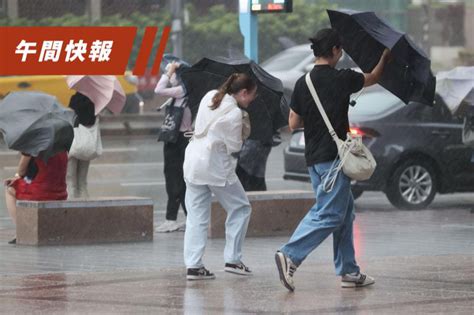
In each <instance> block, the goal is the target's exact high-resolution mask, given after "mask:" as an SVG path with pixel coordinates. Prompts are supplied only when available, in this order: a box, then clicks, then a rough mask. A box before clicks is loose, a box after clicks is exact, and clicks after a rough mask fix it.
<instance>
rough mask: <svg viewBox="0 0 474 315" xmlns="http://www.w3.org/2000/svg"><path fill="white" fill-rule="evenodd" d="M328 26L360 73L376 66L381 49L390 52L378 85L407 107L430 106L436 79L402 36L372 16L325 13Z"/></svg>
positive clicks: (419, 52)
mask: <svg viewBox="0 0 474 315" xmlns="http://www.w3.org/2000/svg"><path fill="white" fill-rule="evenodd" d="M327 12H328V15H329V19H330V21H331V25H332V27H333V28H334V29H336V30H337V31H338V32H339V34H340V35H341V37H342V46H343V48H344V50H345V51H346V52H347V53H348V54H349V56H351V58H352V59H353V60H354V61H355V63H357V65H358V66H359V67H360V68H361V69H362V71H364V72H370V71H372V69H373V68H374V67H375V66H376V65H377V63H378V61H379V59H380V56H381V55H382V52H383V50H384V49H385V48H389V49H390V50H391V55H392V61H391V62H390V63H388V64H387V65H386V66H385V68H384V72H383V75H382V78H381V79H380V82H379V84H380V85H382V86H383V87H384V88H386V89H387V90H389V91H390V92H392V93H393V94H394V95H396V96H397V97H399V98H400V99H401V100H402V101H403V102H405V103H406V104H408V102H410V101H417V102H421V103H424V104H428V105H432V104H433V100H434V94H435V87H436V79H435V77H434V76H433V74H432V72H431V70H430V67H431V61H430V59H429V58H428V56H427V55H426V54H425V53H424V52H423V50H421V49H420V48H419V47H418V46H416V45H415V44H414V43H413V42H412V41H411V39H410V38H409V37H408V36H407V35H406V34H404V33H400V32H398V31H396V30H394V29H393V28H392V27H391V26H390V25H388V24H387V23H386V22H384V21H383V20H382V19H380V18H379V17H378V16H376V15H375V13H374V12H358V11H352V10H341V11H336V10H327Z"/></svg>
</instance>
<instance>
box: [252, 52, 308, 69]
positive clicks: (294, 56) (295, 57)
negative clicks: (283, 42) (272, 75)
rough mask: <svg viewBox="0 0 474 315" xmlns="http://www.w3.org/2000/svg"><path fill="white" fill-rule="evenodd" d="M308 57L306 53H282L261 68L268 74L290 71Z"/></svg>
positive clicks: (264, 63)
mask: <svg viewBox="0 0 474 315" xmlns="http://www.w3.org/2000/svg"><path fill="white" fill-rule="evenodd" d="M309 55H310V52H308V51H284V52H281V53H279V54H277V55H275V56H273V57H271V58H270V59H268V60H267V61H265V62H263V63H262V65H261V66H262V68H263V69H265V70H266V71H269V72H272V71H285V70H292V69H293V68H294V67H296V66H297V65H298V64H299V63H300V62H301V61H302V60H303V59H305V58H306V57H308V56H309Z"/></svg>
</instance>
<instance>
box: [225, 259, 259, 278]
mask: <svg viewBox="0 0 474 315" xmlns="http://www.w3.org/2000/svg"><path fill="white" fill-rule="evenodd" d="M224 271H226V272H230V273H235V274H237V275H242V276H251V275H252V271H251V270H250V269H249V268H248V267H247V266H245V265H244V264H243V263H242V262H241V263H239V264H229V263H226V264H225V267H224Z"/></svg>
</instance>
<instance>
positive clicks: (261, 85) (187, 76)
mask: <svg viewBox="0 0 474 315" xmlns="http://www.w3.org/2000/svg"><path fill="white" fill-rule="evenodd" d="M233 73H245V74H247V75H250V76H251V77H253V78H254V79H255V80H256V81H257V84H258V90H257V94H258V96H257V98H256V99H255V100H254V101H253V102H252V104H251V105H250V106H249V107H248V109H247V112H248V113H249V116H250V124H251V126H252V132H251V134H250V137H249V139H254V140H260V141H263V142H264V143H269V144H270V143H272V137H273V133H274V132H275V131H276V130H277V129H279V128H281V127H283V126H286V125H287V124H288V123H287V118H286V117H288V116H287V115H288V106H287V105H286V103H285V101H284V97H283V85H282V83H281V81H280V80H279V79H277V78H275V77H274V76H272V75H270V74H269V73H268V72H266V71H265V70H263V69H262V68H261V67H260V66H259V65H257V64H256V63H255V62H253V61H251V60H248V59H229V58H223V57H219V58H213V59H209V58H203V59H201V60H200V61H199V62H198V63H196V64H194V65H193V66H192V67H191V68H188V69H184V70H183V71H182V73H181V77H182V80H183V83H184V85H185V87H186V91H187V93H188V94H187V96H188V106H189V108H190V109H191V112H192V113H193V116H194V115H196V113H197V110H198V108H199V103H200V101H201V99H202V98H203V96H204V95H205V94H206V93H207V92H209V91H210V90H213V89H217V88H218V87H219V86H220V85H221V84H223V83H224V82H225V80H226V79H227V78H228V77H229V76H230V75H231V74H233ZM283 113H285V114H283Z"/></svg>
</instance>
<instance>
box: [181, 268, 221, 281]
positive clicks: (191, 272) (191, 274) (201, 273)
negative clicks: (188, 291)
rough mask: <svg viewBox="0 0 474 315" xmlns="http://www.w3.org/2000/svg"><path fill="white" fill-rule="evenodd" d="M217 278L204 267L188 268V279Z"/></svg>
mask: <svg viewBox="0 0 474 315" xmlns="http://www.w3.org/2000/svg"><path fill="white" fill-rule="evenodd" d="M215 278H216V276H215V275H214V274H213V273H212V272H210V271H209V270H207V269H206V268H204V267H201V268H188V271H187V273H186V279H188V280H211V279H215Z"/></svg>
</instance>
